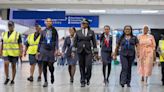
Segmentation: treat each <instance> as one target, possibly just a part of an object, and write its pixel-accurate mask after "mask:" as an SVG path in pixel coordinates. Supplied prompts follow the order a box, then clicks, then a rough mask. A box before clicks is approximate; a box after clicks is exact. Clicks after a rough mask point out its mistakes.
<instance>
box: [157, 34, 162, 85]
mask: <svg viewBox="0 0 164 92" xmlns="http://www.w3.org/2000/svg"><path fill="white" fill-rule="evenodd" d="M157 51H158V53H159V55H160V56H159V60H160V63H161V73H162V74H161V75H162V79H161V81H162V85H163V86H164V35H161V40H159V43H158V48H157Z"/></svg>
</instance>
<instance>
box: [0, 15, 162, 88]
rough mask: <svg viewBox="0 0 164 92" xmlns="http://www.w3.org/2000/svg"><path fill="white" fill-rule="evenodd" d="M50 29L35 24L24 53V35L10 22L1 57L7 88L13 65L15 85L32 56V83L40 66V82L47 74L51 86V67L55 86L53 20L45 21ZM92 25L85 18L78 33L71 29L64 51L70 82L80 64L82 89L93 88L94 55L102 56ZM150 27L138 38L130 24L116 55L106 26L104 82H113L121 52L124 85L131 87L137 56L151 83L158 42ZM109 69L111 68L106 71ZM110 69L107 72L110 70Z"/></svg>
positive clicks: (142, 72) (144, 79)
mask: <svg viewBox="0 0 164 92" xmlns="http://www.w3.org/2000/svg"><path fill="white" fill-rule="evenodd" d="M45 24H46V28H45V29H44V30H43V31H42V30H41V27H40V25H37V24H36V25H35V29H36V32H35V33H33V34H30V35H28V38H27V41H26V43H25V49H24V51H23V46H22V40H21V35H20V33H18V32H16V31H15V30H14V22H13V21H9V22H8V30H9V31H6V32H3V33H2V40H1V48H0V55H2V57H3V60H4V71H5V75H6V80H5V82H4V84H5V85H7V84H8V82H9V81H10V78H9V63H11V65H12V79H11V82H10V83H11V84H14V79H15V75H16V63H17V61H18V59H19V57H22V55H24V56H26V53H28V54H29V62H30V66H31V67H30V76H29V77H28V78H27V80H28V81H30V82H32V81H33V79H34V78H33V74H34V70H35V66H36V64H38V70H39V75H38V79H37V81H38V82H39V81H41V74H42V71H43V75H44V81H45V82H44V84H43V87H47V86H48V80H47V67H49V71H50V74H51V75H50V77H51V83H52V84H53V83H54V62H55V57H56V56H57V55H59V50H58V33H57V30H56V29H55V27H53V26H52V25H53V22H52V19H50V18H47V19H46V20H45ZM89 24H90V22H89V21H88V20H87V19H83V20H82V22H81V29H80V30H78V31H76V29H75V28H73V27H72V28H69V33H70V35H69V36H67V37H66V39H65V41H64V45H63V49H62V55H65V56H66V59H67V62H68V71H69V74H70V82H71V83H73V82H74V75H75V71H76V63H77V61H78V62H79V70H80V75H81V78H80V83H81V87H85V85H90V79H91V75H92V61H93V56H94V57H98V49H97V43H96V38H95V33H94V31H93V30H92V29H91V28H90V26H89ZM148 32H149V28H148V26H144V29H143V34H142V35H140V36H139V37H138V38H137V37H136V36H134V35H133V29H132V27H131V26H130V25H126V26H125V27H124V30H123V35H122V36H121V38H120V39H119V40H118V42H117V46H116V49H115V52H114V53H112V43H113V42H112V41H113V40H112V35H111V34H110V26H108V25H105V26H104V32H103V33H102V34H101V36H100V47H101V58H102V59H101V61H102V71H103V76H104V83H105V84H106V85H107V84H108V83H109V76H110V71H111V62H112V59H114V60H116V57H117V54H118V52H119V55H120V62H121V67H122V69H121V74H120V85H121V86H122V87H124V86H125V84H126V85H127V87H130V86H131V85H130V82H131V69H132V64H133V62H134V59H135V56H136V55H137V58H138V59H137V61H138V71H139V74H140V75H141V81H142V82H144V83H145V84H147V79H148V77H149V76H150V75H151V72H152V67H153V65H154V63H155V62H154V61H155V57H156V56H155V46H156V45H155V40H154V37H153V36H152V35H150V34H148ZM163 38H164V37H162V39H161V40H160V41H159V47H158V52H159V54H160V61H161V66H162V68H161V69H162V84H163V85H164V64H163V62H164V59H163V58H164V40H163ZM106 68H107V69H106ZM106 70H107V71H106Z"/></svg>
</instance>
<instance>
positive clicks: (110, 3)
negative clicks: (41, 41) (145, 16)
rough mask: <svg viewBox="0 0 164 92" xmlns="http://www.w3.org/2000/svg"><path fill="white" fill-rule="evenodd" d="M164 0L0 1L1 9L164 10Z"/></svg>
mask: <svg viewBox="0 0 164 92" xmlns="http://www.w3.org/2000/svg"><path fill="white" fill-rule="evenodd" d="M163 5H164V0H0V8H29V7H30V8H65V9H113V8H116V9H164V7H163Z"/></svg>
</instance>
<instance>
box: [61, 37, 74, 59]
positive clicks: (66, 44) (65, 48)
mask: <svg viewBox="0 0 164 92" xmlns="http://www.w3.org/2000/svg"><path fill="white" fill-rule="evenodd" d="M72 47H73V46H71V38H70V36H68V37H66V38H65V40H64V45H63V48H62V52H63V53H64V52H65V51H66V53H65V55H66V57H70V56H71V53H72Z"/></svg>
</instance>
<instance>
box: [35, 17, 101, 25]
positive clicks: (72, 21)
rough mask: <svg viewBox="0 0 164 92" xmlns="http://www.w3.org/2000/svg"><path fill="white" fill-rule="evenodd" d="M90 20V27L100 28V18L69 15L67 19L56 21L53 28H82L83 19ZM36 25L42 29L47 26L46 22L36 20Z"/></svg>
mask: <svg viewBox="0 0 164 92" xmlns="http://www.w3.org/2000/svg"><path fill="white" fill-rule="evenodd" d="M84 18H86V19H88V20H89V21H90V27H95V28H98V27H99V16H74V15H68V16H66V17H65V19H54V20H53V26H55V27H80V26H81V21H82V19H84ZM36 23H38V24H40V25H41V26H42V27H43V26H45V23H44V20H36Z"/></svg>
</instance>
